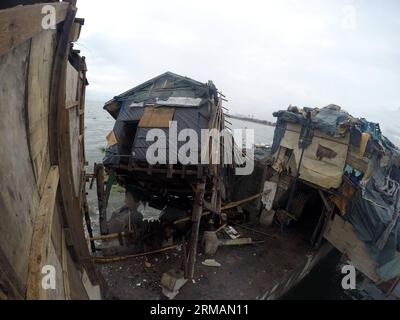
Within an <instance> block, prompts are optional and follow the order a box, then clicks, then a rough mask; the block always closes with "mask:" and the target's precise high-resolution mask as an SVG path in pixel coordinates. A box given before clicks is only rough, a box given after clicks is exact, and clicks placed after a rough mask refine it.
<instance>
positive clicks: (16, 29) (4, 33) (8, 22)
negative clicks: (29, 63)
mask: <svg viewBox="0 0 400 320" xmlns="http://www.w3.org/2000/svg"><path fill="white" fill-rule="evenodd" d="M46 4H49V5H51V6H53V7H54V8H55V13H56V17H55V20H56V23H57V24H58V23H60V22H61V21H63V20H64V19H65V17H66V14H67V9H68V7H69V6H70V4H69V3H66V2H61V3H54V2H53V3H42V4H35V5H28V6H16V7H13V8H10V9H6V10H1V11H0V56H2V55H3V54H5V53H7V52H9V51H10V50H11V49H13V48H15V47H16V46H17V45H19V44H21V43H22V42H24V41H25V40H27V39H30V38H32V37H33V36H34V35H35V34H37V33H39V32H41V31H43V27H42V20H43V18H44V17H45V16H46V13H45V14H43V13H42V8H43V6H44V5H46Z"/></svg>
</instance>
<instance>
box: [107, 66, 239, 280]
mask: <svg viewBox="0 0 400 320" xmlns="http://www.w3.org/2000/svg"><path fill="white" fill-rule="evenodd" d="M223 100H224V98H223V96H222V95H221V94H220V93H219V92H218V90H217V88H216V87H215V85H214V84H213V83H212V82H211V81H209V82H207V83H201V82H198V81H195V80H193V79H190V78H187V77H183V76H180V75H177V74H174V73H172V72H166V73H164V74H162V75H159V76H158V77H155V78H153V79H151V80H149V81H146V82H145V83H143V84H140V85H139V86H137V87H135V88H133V89H131V90H129V91H127V92H125V93H123V94H121V95H119V96H116V97H114V98H113V99H112V100H111V101H109V102H107V103H106V105H105V106H104V109H105V110H107V111H108V112H109V113H110V114H111V115H112V116H113V117H114V119H115V120H116V122H115V125H114V129H113V131H112V132H111V133H110V134H109V135H108V137H107V139H108V146H107V149H106V156H105V158H104V160H103V164H104V166H105V167H106V169H107V171H108V173H109V176H110V177H111V179H108V188H107V191H106V195H105V196H102V195H100V198H101V199H103V198H104V199H107V198H108V194H109V192H110V187H111V185H112V178H113V177H115V176H117V177H118V180H119V181H120V183H121V184H123V185H124V187H125V189H126V190H127V191H128V192H131V193H132V194H134V195H135V196H136V197H138V198H139V199H140V200H142V201H144V202H148V203H149V205H150V206H152V207H154V208H158V209H163V208H164V207H166V206H167V207H173V208H179V209H181V210H184V211H185V212H187V215H188V216H189V215H190V214H192V222H193V230H192V240H191V248H192V249H191V250H192V253H191V255H192V257H193V256H195V251H196V246H197V234H198V228H199V222H200V217H201V213H202V208H203V207H204V208H206V209H207V210H209V212H211V213H215V214H217V215H218V214H220V212H221V201H222V200H223V199H225V198H226V190H225V183H224V181H226V180H227V179H228V178H229V170H228V169H229V168H230V165H229V164H228V165H225V164H224V163H223V160H222V157H223V156H224V150H225V149H224V146H223V145H224V144H222V143H220V140H214V138H213V137H212V136H207V137H206V138H205V139H202V133H201V130H202V129H207V130H209V129H215V130H216V132H217V133H218V134H219V133H220V132H221V131H223V130H224V129H225V120H224V113H223V111H222V101H223ZM173 123H174V124H173ZM153 129H156V130H157V131H158V133H160V132H161V133H162V134H163V135H164V138H163V141H165V144H164V145H161V148H160V149H159V151H158V153H162V154H164V155H165V158H164V160H163V161H157V162H155V163H152V161H149V158H148V151H149V149H150V148H151V146H152V145H153V144H154V140H151V141H146V136H147V135H148V133H149V131H150V130H153ZM188 129H189V130H190V131H191V136H190V137H189V136H187V131H186V132H185V130H188ZM181 133H184V134H183V136H182V137H181ZM170 138H171V140H170ZM174 139H175V141H176V145H175V144H172V143H171V141H173V140H174ZM188 139H189V140H188ZM189 141H190V142H192V143H193V142H194V143H195V144H197V146H198V147H197V148H195V150H193V149H192V150H191V151H194V152H192V153H190V152H189V155H187V154H186V152H183V151H182V149H181V148H182V147H183V146H184V145H185V144H187V143H188V142H189ZM226 143H231V144H232V143H233V141H232V136H230V135H229V138H228V139H226ZM219 145H221V148H220V149H219V150H220V151H214V150H216V149H214V148H215V147H216V146H219ZM186 151H188V150H186ZM182 152H183V153H185V154H182ZM182 155H183V156H188V158H186V160H185V161H181V160H182V158H181V156H182ZM213 156H214V157H216V158H215V159H218V161H215V160H214V161H215V162H214V163H213V160H212V157H213ZM202 159H203V160H204V159H205V160H207V161H205V162H204V161H202ZM110 181H111V182H110ZM100 207H101V210H100V226H101V229H102V233H107V230H105V229H106V226H105V220H106V215H105V208H106V207H107V203H106V201H105V202H104V201H103V203H101V204H100ZM189 274H190V272H189Z"/></svg>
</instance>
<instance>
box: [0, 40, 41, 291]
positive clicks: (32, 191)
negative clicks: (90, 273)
mask: <svg viewBox="0 0 400 320" xmlns="http://www.w3.org/2000/svg"><path fill="white" fill-rule="evenodd" d="M29 48H30V42H29V41H28V42H25V43H23V44H21V45H20V46H18V47H16V48H15V49H13V50H12V51H10V52H9V53H8V54H5V55H3V56H0V112H1V114H2V116H1V117H0V132H1V135H0V149H1V162H0V215H1V223H0V246H1V247H2V250H3V252H4V254H5V256H6V258H7V260H8V261H9V264H10V265H11V266H12V267H13V268H14V271H15V274H16V276H17V277H18V279H19V281H20V283H21V284H22V285H23V286H25V283H26V277H27V270H28V257H29V249H30V244H31V240H32V230H33V227H32V224H33V220H34V217H35V214H36V212H37V208H38V206H39V200H40V198H39V193H38V192H37V185H36V181H35V176H34V173H33V170H32V165H31V159H30V153H29V145H28V134H27V126H26V121H25V119H26V114H25V101H26V85H25V84H26V79H27V70H28V62H29Z"/></svg>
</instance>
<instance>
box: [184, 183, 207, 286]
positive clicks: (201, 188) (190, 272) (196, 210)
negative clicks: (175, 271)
mask: <svg viewBox="0 0 400 320" xmlns="http://www.w3.org/2000/svg"><path fill="white" fill-rule="evenodd" d="M205 189H206V183H205V179H203V181H202V182H200V183H198V184H197V186H196V197H195V200H194V204H193V211H192V235H191V239H190V248H189V252H188V258H187V265H186V268H185V271H186V272H185V273H186V274H185V278H188V279H193V277H194V267H195V264H196V256H197V242H198V240H199V228H200V219H201V214H202V212H203V198H204V193H205Z"/></svg>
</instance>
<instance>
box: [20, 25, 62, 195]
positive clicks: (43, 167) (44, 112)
mask: <svg viewBox="0 0 400 320" xmlns="http://www.w3.org/2000/svg"><path fill="white" fill-rule="evenodd" d="M55 39H56V31H55V30H46V31H42V32H40V33H39V34H37V35H36V36H34V37H33V38H32V42H31V52H30V59H29V71H28V88H27V89H28V98H27V114H28V127H29V136H28V139H29V145H30V152H31V158H32V163H33V169H34V172H35V176H36V182H37V185H38V188H39V192H40V193H42V192H43V188H44V184H45V181H46V178H47V172H48V170H49V169H50V157H49V147H48V141H49V140H48V136H49V134H48V122H49V118H48V111H49V95H50V81H51V71H52V65H53V64H52V62H53V58H54V53H55V46H56V42H55Z"/></svg>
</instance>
